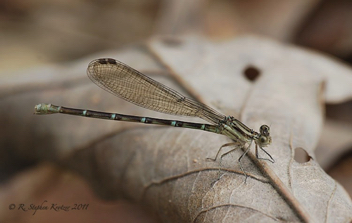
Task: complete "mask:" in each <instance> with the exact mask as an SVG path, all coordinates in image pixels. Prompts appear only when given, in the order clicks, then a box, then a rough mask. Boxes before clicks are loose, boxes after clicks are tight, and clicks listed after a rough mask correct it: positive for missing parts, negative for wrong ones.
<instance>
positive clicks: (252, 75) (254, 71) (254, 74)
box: [243, 65, 260, 82]
mask: <svg viewBox="0 0 352 223" xmlns="http://www.w3.org/2000/svg"><path fill="white" fill-rule="evenodd" d="M243 74H244V75H245V76H246V78H247V79H248V80H250V81H252V82H253V81H255V80H256V79H257V78H258V77H259V75H260V70H259V69H258V68H256V67H254V66H251V65H249V66H247V67H246V68H245V69H244V71H243Z"/></svg>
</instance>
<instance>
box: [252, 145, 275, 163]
mask: <svg viewBox="0 0 352 223" xmlns="http://www.w3.org/2000/svg"><path fill="white" fill-rule="evenodd" d="M259 148H260V149H261V150H263V151H264V152H265V154H266V155H268V156H269V157H270V159H267V158H261V157H259V154H258V145H255V156H256V157H257V159H258V160H267V161H270V162H272V163H275V160H274V158H273V157H271V155H270V154H269V153H268V152H267V151H265V149H263V148H262V147H259Z"/></svg>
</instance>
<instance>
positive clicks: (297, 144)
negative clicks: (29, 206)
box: [0, 36, 352, 222]
mask: <svg viewBox="0 0 352 223" xmlns="http://www.w3.org/2000/svg"><path fill="white" fill-rule="evenodd" d="M145 46H146V48H144V47H143V46H136V47H135V48H130V49H126V50H124V51H119V52H117V53H111V52H110V53H106V54H104V57H107V56H111V57H113V58H117V59H119V60H121V61H123V62H125V63H126V64H129V65H131V66H132V67H135V68H136V69H138V70H140V71H141V72H143V73H146V74H148V75H149V76H151V77H152V78H154V79H157V80H158V81H161V82H163V83H165V84H166V85H168V86H170V87H172V88H174V89H176V90H178V91H181V92H183V93H186V92H187V93H188V94H190V95H191V96H193V97H195V98H197V99H198V100H200V101H202V102H205V103H206V104H208V105H210V106H212V107H214V108H216V109H217V110H219V111H221V112H223V113H224V114H226V115H233V116H235V117H237V118H239V119H240V120H241V121H243V122H244V123H245V124H246V125H248V126H249V127H250V128H253V129H254V130H258V128H259V126H260V125H261V124H264V123H265V124H268V125H270V126H271V134H272V137H273V143H272V145H271V146H269V147H268V152H270V153H271V155H272V156H273V158H274V159H275V160H276V163H274V164H272V163H269V162H266V161H258V160H257V159H256V158H255V156H254V155H253V153H252V152H250V153H249V154H248V156H247V157H245V158H244V159H243V160H242V162H243V166H244V168H245V170H246V171H247V172H248V175H249V178H248V179H247V183H245V182H244V175H243V173H242V171H240V168H239V163H238V162H237V159H238V157H239V156H240V155H241V153H242V152H241V151H240V150H236V151H235V152H232V153H230V154H229V155H227V156H224V157H223V159H222V160H218V161H217V162H206V161H205V160H206V158H207V157H214V156H215V154H216V152H217V150H218V148H219V147H220V146H221V145H223V144H225V143H227V142H230V140H229V139H228V138H226V137H225V136H221V135H216V134H213V133H207V132H202V131H196V130H188V129H177V128H169V127H156V126H145V125H141V124H129V123H123V122H120V123H116V122H112V121H102V120H89V119H87V118H79V117H68V116H60V115H56V116H54V115H52V116H35V117H33V116H30V114H29V113H31V112H32V107H33V106H34V105H35V104H37V103H40V102H51V103H54V104H61V105H66V106H72V107H79V108H87V109H92V110H105V111H115V112H118V113H125V114H135V115H144V116H154V117H155V116H158V117H162V118H166V117H168V118H170V116H167V115H163V114H161V115H160V114H155V113H154V112H151V111H148V110H145V109H141V108H138V107H136V106H134V105H131V104H129V103H127V102H124V101H122V100H120V99H116V98H114V97H113V96H112V95H109V94H107V93H106V92H104V91H102V90H101V89H99V88H97V87H96V86H94V85H93V84H91V83H89V82H87V81H86V80H84V79H80V78H79V76H81V75H82V74H81V75H79V74H78V73H76V72H77V71H78V70H83V69H84V68H83V64H87V61H89V60H83V61H82V62H78V63H77V64H75V65H71V66H70V67H62V68H52V70H51V71H50V70H47V72H48V75H49V74H50V75H51V77H52V79H54V80H56V81H55V84H54V83H53V82H52V81H51V80H52V79H51V80H49V79H47V80H44V81H41V82H39V80H40V79H41V78H42V75H43V74H39V73H38V74H37V75H32V76H31V77H32V79H31V80H28V81H27V82H23V84H20V83H18V84H16V81H14V82H7V83H12V86H15V87H16V88H15V91H13V90H11V89H13V88H7V89H5V90H3V91H2V92H1V95H0V97H1V100H2V105H3V106H2V108H1V110H0V112H1V114H2V115H1V116H0V117H1V124H3V123H5V124H7V126H11V127H9V128H7V129H6V130H3V129H2V130H1V134H2V135H3V136H5V138H3V139H2V141H1V143H2V144H3V145H6V146H7V148H15V150H16V152H17V153H20V152H21V154H20V155H21V156H22V157H25V156H30V157H32V158H35V159H41V160H51V161H53V162H55V163H58V164H60V165H62V166H65V167H67V168H68V169H70V170H72V171H76V172H78V173H80V174H81V175H83V176H85V177H86V179H87V180H88V181H89V182H90V183H91V185H92V186H93V188H94V189H95V191H96V192H97V193H98V194H100V195H101V196H102V197H104V198H108V199H114V198H117V197H127V198H129V199H132V200H134V201H137V202H141V203H144V204H148V205H149V206H150V207H151V209H153V210H154V211H155V212H157V213H158V215H159V216H160V218H161V219H162V220H163V221H167V222H180V221H185V222H192V221H193V222H200V221H205V222H219V221H223V222H236V221H241V222H245V221H248V222H249V221H250V222H274V221H290V222H292V221H306V222H307V221H310V222H347V221H350V220H351V219H352V215H351V213H352V205H351V200H350V198H349V196H348V194H347V193H346V192H345V190H344V189H343V188H342V187H341V186H340V185H339V184H338V183H337V182H336V181H335V180H334V179H332V178H331V177H329V176H328V175H327V174H326V173H325V172H324V171H323V170H322V168H321V167H320V166H319V165H318V163H317V162H316V159H315V157H316V156H315V153H314V150H315V147H316V145H317V142H318V140H319V136H320V133H321V129H322V126H323V115H324V111H323V108H324V106H323V103H324V101H342V100H346V99H348V98H351V96H352V90H351V88H349V87H347V86H351V84H352V78H351V73H352V71H351V69H350V68H348V67H345V66H344V65H341V64H339V63H337V62H335V61H333V60H330V59H328V58H326V57H323V56H321V55H318V54H316V53H312V52H309V51H306V50H303V49H297V48H295V47H292V46H286V45H283V44H279V43H276V42H272V41H269V40H266V39H262V38H258V37H251V36H247V37H240V38H237V39H234V40H233V41H229V42H223V43H212V42H208V41H206V40H203V39H199V38H195V37H188V38H184V39H154V40H151V41H150V42H148V43H147V44H146V45H145ZM100 56H101V55H99V57H100ZM95 57H98V56H97V55H96V56H94V57H92V58H89V59H93V58H95ZM146 61H147V62H146ZM249 68H250V69H252V70H254V71H256V72H257V73H258V74H259V76H258V78H257V79H255V80H254V81H251V80H249V79H248V78H247V76H246V75H245V73H246V71H247V70H248V69H249ZM73 71H74V72H73ZM82 73H83V72H82ZM247 74H248V73H247ZM336 74H339V75H338V76H337V75H336ZM57 80H61V81H57ZM72 80H75V82H74V83H75V84H74V85H68V83H70V82H71V81H72ZM175 80H176V82H178V83H180V84H179V85H175ZM38 83H41V84H38ZM24 84H26V85H27V86H30V87H27V90H26V91H21V90H20V89H22V87H23V85H24ZM54 86H56V87H54ZM336 86H340V87H339V88H337V87H336ZM341 86H342V87H341ZM16 89H17V90H16ZM28 89H32V90H31V91H29V90H28ZM11 92H12V93H11ZM115 105H116V106H115ZM5 108H6V110H5ZM7 111H16V113H9V112H7ZM29 111H31V112H29ZM173 119H175V117H173ZM192 120H194V119H192ZM197 121H198V122H201V121H199V120H197ZM2 126H4V125H2ZM15 132H16V133H17V134H14V133H15ZM21 136H22V137H21ZM19 137H20V138H19ZM19 139H21V140H19ZM295 148H303V149H304V150H305V151H306V152H307V153H308V155H309V156H310V160H309V161H308V162H305V163H298V162H296V161H295V160H294V151H295ZM228 149H231V148H228ZM260 155H261V156H264V155H265V154H260Z"/></svg>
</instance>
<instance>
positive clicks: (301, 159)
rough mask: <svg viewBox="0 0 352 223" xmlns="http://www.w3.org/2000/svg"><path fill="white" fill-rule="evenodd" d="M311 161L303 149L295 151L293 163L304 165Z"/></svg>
mask: <svg viewBox="0 0 352 223" xmlns="http://www.w3.org/2000/svg"><path fill="white" fill-rule="evenodd" d="M310 159H311V157H310V156H309V155H308V153H307V152H306V151H305V150H304V149H303V148H300V147H298V148H296V149H295V161H296V162H298V163H306V162H308V161H309V160H310Z"/></svg>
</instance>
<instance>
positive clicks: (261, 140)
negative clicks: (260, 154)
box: [256, 125, 271, 147]
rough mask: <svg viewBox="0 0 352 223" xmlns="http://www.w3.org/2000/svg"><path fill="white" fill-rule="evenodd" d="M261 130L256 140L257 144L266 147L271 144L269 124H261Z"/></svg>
mask: <svg viewBox="0 0 352 223" xmlns="http://www.w3.org/2000/svg"><path fill="white" fill-rule="evenodd" d="M259 132H260V134H259V137H258V139H257V140H256V143H257V145H259V146H260V147H265V146H268V145H270V143H271V136H270V128H269V126H267V125H262V126H260V129H259Z"/></svg>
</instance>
